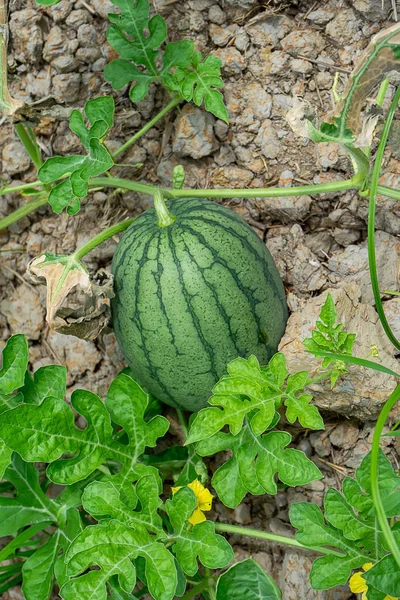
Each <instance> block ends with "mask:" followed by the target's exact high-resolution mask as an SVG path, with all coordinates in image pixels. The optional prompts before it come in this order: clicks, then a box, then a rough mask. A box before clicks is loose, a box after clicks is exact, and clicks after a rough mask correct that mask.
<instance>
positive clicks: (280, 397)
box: [187, 353, 324, 444]
mask: <svg viewBox="0 0 400 600" xmlns="http://www.w3.org/2000/svg"><path fill="white" fill-rule="evenodd" d="M228 373H229V375H228V376H225V377H222V379H220V381H219V382H218V383H217V384H216V385H215V386H214V389H213V396H212V397H211V398H210V400H209V404H211V405H212V406H213V408H204V409H203V410H201V411H200V412H199V413H198V414H197V415H196V417H195V418H194V420H193V422H192V425H191V428H190V431H189V436H188V439H187V444H192V443H194V442H197V441H199V440H203V439H206V438H209V437H210V436H212V435H215V434H216V433H217V432H218V431H220V430H221V429H222V428H223V427H225V426H226V425H228V426H229V429H230V431H231V433H232V434H233V435H234V436H235V435H238V434H239V432H240V431H241V429H242V427H243V423H244V420H245V418H248V419H249V423H250V427H251V429H252V432H253V433H254V434H255V435H256V436H257V435H260V434H261V433H263V432H264V431H266V430H267V429H268V428H270V426H271V424H272V423H273V420H274V417H275V413H276V410H277V408H279V406H280V405H281V404H282V402H283V401H284V402H285V404H286V406H287V417H288V420H289V421H290V422H291V423H294V421H295V420H296V418H298V419H299V420H300V423H301V424H302V425H303V426H304V427H309V428H310V429H323V427H324V424H323V421H322V418H321V416H320V414H319V412H318V410H317V408H316V407H314V406H311V405H310V404H309V402H310V400H311V399H312V397H311V396H310V395H309V394H303V393H302V390H303V388H304V386H305V385H306V383H307V380H308V375H307V373H306V372H299V373H296V374H295V375H291V376H290V377H289V378H287V376H288V371H287V368H286V358H285V356H284V354H282V353H277V354H275V356H273V357H272V358H271V360H270V362H269V363H268V366H267V367H260V365H259V362H258V360H257V358H256V357H255V356H250V357H249V358H248V359H247V360H246V359H244V358H236V359H235V360H233V361H232V362H231V363H229V364H228ZM286 380H287V381H286ZM217 407H222V409H221V408H217Z"/></svg>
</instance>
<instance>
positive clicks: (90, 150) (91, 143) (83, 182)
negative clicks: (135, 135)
mask: <svg viewBox="0 0 400 600" xmlns="http://www.w3.org/2000/svg"><path fill="white" fill-rule="evenodd" d="M84 110H85V113H86V116H87V118H88V120H89V124H90V126H89V127H87V126H86V125H85V121H84V118H83V116H82V114H81V112H80V111H78V110H73V111H72V113H71V115H70V122H69V126H70V129H71V131H73V132H74V133H76V135H77V136H78V137H79V139H80V141H81V142H82V145H83V146H84V148H85V150H86V152H87V154H86V155H73V156H54V157H52V158H48V159H47V160H46V162H45V163H44V164H43V165H42V166H41V168H40V169H39V173H38V175H39V179H40V181H42V182H43V183H45V184H50V183H54V182H56V181H58V180H59V179H60V178H63V177H65V176H67V179H65V180H64V181H61V182H60V183H58V184H57V185H55V186H54V187H53V188H52V190H51V192H50V194H49V203H50V205H51V207H52V208H53V211H54V212H55V213H57V214H58V213H61V212H62V211H63V209H64V208H66V209H67V213H68V214H69V215H73V214H76V213H77V212H78V211H79V208H80V200H81V199H82V198H85V196H87V193H88V189H89V179H90V178H91V177H96V176H97V175H101V173H104V172H105V171H108V170H109V169H111V167H112V166H113V165H114V161H113V159H112V157H111V155H110V153H109V151H108V150H107V148H106V147H105V146H104V144H103V138H104V136H105V135H106V134H107V132H108V130H109V129H110V128H111V127H112V126H113V124H114V110H115V107H114V99H113V98H112V97H111V96H104V97H101V98H96V99H94V100H89V101H88V102H87V103H86V105H85V108H84Z"/></svg>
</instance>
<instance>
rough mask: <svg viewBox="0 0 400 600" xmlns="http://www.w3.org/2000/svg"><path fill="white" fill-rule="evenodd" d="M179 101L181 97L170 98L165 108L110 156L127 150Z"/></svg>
mask: <svg viewBox="0 0 400 600" xmlns="http://www.w3.org/2000/svg"><path fill="white" fill-rule="evenodd" d="M181 102H182V98H180V97H177V98H174V99H173V100H171V102H170V103H169V104H167V106H165V108H163V109H162V110H161V111H160V112H159V113H158V114H157V115H156V116H155V117H154V118H153V119H151V121H149V122H148V123H146V125H145V126H144V127H142V129H140V130H139V131H138V132H137V133H135V135H133V136H132V137H131V138H130V139H129V140H127V141H126V142H125V144H123V145H122V146H121V147H120V148H118V150H116V151H115V152H114V153H113V154H112V157H113V158H115V157H116V156H118V155H119V154H121V153H122V152H125V150H127V149H128V148H129V147H130V146H132V145H133V144H134V143H135V142H137V140H138V139H139V138H141V137H142V135H144V134H145V133H147V132H148V131H149V129H151V128H152V127H154V125H155V124H156V123H157V122H158V121H159V120H160V119H162V118H163V117H164V116H165V115H166V114H167V113H168V112H169V111H170V110H172V109H173V108H175V106H178V104H180V103H181Z"/></svg>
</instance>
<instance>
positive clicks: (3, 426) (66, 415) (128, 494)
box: [0, 374, 169, 505]
mask: <svg viewBox="0 0 400 600" xmlns="http://www.w3.org/2000/svg"><path fill="white" fill-rule="evenodd" d="M147 403H148V395H147V394H145V392H143V390H142V389H141V388H140V387H139V385H138V384H136V382H135V381H133V380H132V379H131V378H130V377H128V376H127V375H125V374H121V375H119V376H118V377H117V378H116V379H115V380H114V381H113V382H112V384H111V386H110V388H109V390H108V394H107V398H106V402H105V405H104V404H103V402H102V401H101V400H100V398H99V397H98V396H96V395H95V394H93V393H91V392H88V391H85V390H75V391H74V392H73V394H72V397H71V404H72V407H73V408H74V409H75V410H76V411H77V412H78V413H79V414H81V415H82V416H83V417H84V418H85V419H86V421H87V427H86V429H84V430H81V429H77V427H76V426H75V423H74V413H73V411H72V409H71V407H70V406H69V405H68V404H67V403H66V402H64V401H63V400H61V399H60V398H52V397H47V398H46V399H45V400H44V401H43V402H42V404H40V405H39V406H35V405H31V404H21V405H19V406H17V407H16V408H14V409H11V410H9V411H7V412H6V413H4V414H3V415H2V418H1V420H0V438H1V439H3V440H4V441H5V443H6V445H7V446H9V447H10V448H11V449H13V450H15V451H17V452H18V453H19V454H20V455H21V456H22V457H23V458H24V460H27V461H29V462H34V461H43V462H48V463H50V464H49V466H48V467H47V474H48V477H49V479H50V480H51V481H54V482H55V483H59V484H61V485H68V484H72V483H75V482H77V481H80V480H82V479H85V478H86V477H88V476H89V475H90V474H91V473H93V471H94V470H95V469H97V468H98V467H100V466H101V465H102V464H103V463H104V462H105V460H106V459H114V460H116V461H118V463H119V464H120V465H121V468H120V471H119V473H116V474H114V475H113V476H112V477H111V479H110V480H111V481H112V483H113V485H114V486H115V487H117V489H119V490H120V491H121V494H122V496H123V500H124V501H125V502H127V503H128V504H129V505H130V503H131V502H132V503H133V504H134V503H135V500H136V497H135V496H134V495H133V493H132V486H131V482H132V481H136V480H137V479H139V478H140V477H141V476H142V475H145V474H147V473H157V471H156V469H154V468H153V467H147V466H145V465H143V464H140V463H139V462H138V458H139V457H140V455H141V454H143V452H144V450H145V448H146V446H150V447H154V446H155V444H156V441H157V438H159V437H160V436H163V435H164V434H165V433H166V431H167V430H168V427H169V423H168V421H167V420H166V419H165V418H164V417H161V416H156V417H154V418H153V419H151V420H150V421H148V422H145V421H144V412H145V410H146V406H147ZM112 422H113V423H114V424H115V425H119V426H121V427H122V428H123V429H124V432H125V433H126V435H127V437H128V443H127V444H123V443H121V442H120V441H119V440H118V439H117V438H116V435H115V433H114V431H113V427H112ZM63 454H68V455H69V456H70V457H72V458H67V459H63V460H59V459H60V457H61V456H62V455H63Z"/></svg>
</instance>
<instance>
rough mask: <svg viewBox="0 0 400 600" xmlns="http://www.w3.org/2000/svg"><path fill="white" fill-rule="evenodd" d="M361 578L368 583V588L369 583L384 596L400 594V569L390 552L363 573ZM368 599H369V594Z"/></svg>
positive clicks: (397, 595) (394, 596)
mask: <svg viewBox="0 0 400 600" xmlns="http://www.w3.org/2000/svg"><path fill="white" fill-rule="evenodd" d="M363 578H364V579H365V580H366V582H367V583H368V589H369V585H370V584H371V585H372V586H374V587H375V588H377V589H378V590H379V591H381V592H383V593H384V594H386V598H387V597H388V596H391V597H393V598H396V597H397V598H398V597H399V596H400V570H399V566H398V564H397V562H396V561H395V559H394V556H392V555H391V554H388V555H387V556H384V557H383V558H382V559H381V560H380V561H379V562H378V563H376V565H374V566H373V567H372V569H369V570H368V571H367V572H366V573H365V574H363ZM368 600H370V599H369V596H368Z"/></svg>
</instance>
